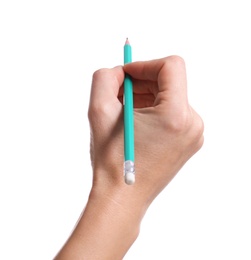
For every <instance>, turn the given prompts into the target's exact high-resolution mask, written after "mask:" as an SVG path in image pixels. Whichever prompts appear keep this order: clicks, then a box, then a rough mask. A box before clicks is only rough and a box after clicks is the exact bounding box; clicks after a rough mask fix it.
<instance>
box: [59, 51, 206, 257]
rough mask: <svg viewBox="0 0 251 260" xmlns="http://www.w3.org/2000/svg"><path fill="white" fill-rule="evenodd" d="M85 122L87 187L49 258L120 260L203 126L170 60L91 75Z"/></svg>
mask: <svg viewBox="0 0 251 260" xmlns="http://www.w3.org/2000/svg"><path fill="white" fill-rule="evenodd" d="M125 73H127V74H129V75H130V76H131V77H132V79H133V89H134V107H135V108H134V127H135V171H136V180H135V184H133V185H127V184H126V183H125V182H124V176H123V164H124V138H123V81H124V76H125ZM88 117H89V122H90V129H91V145H90V154H91V162H92V168H93V184H92V188H91V191H90V195H89V199H88V202H87V205H86V207H85V209H84V210H83V213H82V215H81V217H80V218H79V221H78V223H77V225H76V227H75V229H74V230H73V233H72V234H71V236H70V237H69V239H68V241H67V242H66V244H65V245H64V246H63V248H62V249H61V250H60V252H59V253H58V255H57V256H56V258H55V259H57V260H64V259H71V260H75V259H85V260H99V259H100V260H111V259H112V260H121V259H123V257H124V255H125V254H126V253H127V251H128V250H129V248H130V247H131V245H132V244H133V242H134V241H135V240H136V238H137V237H138V234H139V229H140V223H141V220H142V218H143V217H144V215H145V213H146V211H147V208H148V207H149V205H150V204H151V202H152V201H153V200H154V199H155V198H156V196H157V195H158V194H159V193H160V192H161V191H162V190H163V189H164V188H165V186H166V185H167V184H168V183H169V182H170V181H171V179H172V178H173V177H174V176H175V174H176V173H177V172H178V171H179V170H180V169H181V167H182V166H183V165H184V164H185V162H186V161H187V160H188V159H189V158H190V157H191V156H192V155H193V154H195V153H196V152H197V151H198V150H199V149H200V148H201V146H202V144H203V121H202V119H201V118H200V116H199V115H198V114H197V113H196V112H195V111H194V110H193V109H192V108H191V106H190V105H189V103H188V99H187V82H186V71H185V64H184V61H183V59H182V58H180V57H178V56H170V57H166V58H163V59H157V60H152V61H145V62H133V63H129V64H127V65H125V66H118V67H115V68H113V69H100V70H98V71H96V72H95V73H94V75H93V81H92V88H91V96H90V104H89V111H88Z"/></svg>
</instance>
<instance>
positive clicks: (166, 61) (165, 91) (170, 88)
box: [124, 56, 187, 102]
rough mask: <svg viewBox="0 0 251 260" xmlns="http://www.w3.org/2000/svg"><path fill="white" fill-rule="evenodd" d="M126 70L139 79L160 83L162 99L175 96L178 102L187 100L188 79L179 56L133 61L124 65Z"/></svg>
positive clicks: (159, 88)
mask: <svg viewBox="0 0 251 260" xmlns="http://www.w3.org/2000/svg"><path fill="white" fill-rule="evenodd" d="M124 71H125V72H126V73H128V74H129V75H131V76H132V77H133V78H134V79H137V80H146V81H154V82H157V83H158V92H159V93H160V92H161V99H160V101H161V100H163V99H166V98H168V99H170V98H175V99H179V101H178V100H177V102H182V101H187V90H186V88H187V81H186V69H185V63H184V61H183V59H182V58H180V57H179V56H170V57H166V58H162V59H157V60H151V61H144V62H132V63H128V64H126V65H125V66H124Z"/></svg>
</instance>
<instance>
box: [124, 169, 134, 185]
mask: <svg viewBox="0 0 251 260" xmlns="http://www.w3.org/2000/svg"><path fill="white" fill-rule="evenodd" d="M134 182H135V174H134V173H132V172H128V173H126V174H125V183H126V184H128V185H132V184H134Z"/></svg>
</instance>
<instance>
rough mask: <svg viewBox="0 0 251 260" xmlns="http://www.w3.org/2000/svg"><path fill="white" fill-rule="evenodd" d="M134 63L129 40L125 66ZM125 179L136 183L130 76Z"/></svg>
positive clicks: (126, 81) (127, 82)
mask: <svg viewBox="0 0 251 260" xmlns="http://www.w3.org/2000/svg"><path fill="white" fill-rule="evenodd" d="M129 62H132V48H131V45H130V43H129V40H128V38H127V39H126V42H125V45H124V64H126V63H129ZM124 159H125V162H124V178H125V183H126V184H128V185H131V184H133V183H134V182H135V169H134V119H133V84H132V79H131V77H130V76H129V75H128V74H125V79H124Z"/></svg>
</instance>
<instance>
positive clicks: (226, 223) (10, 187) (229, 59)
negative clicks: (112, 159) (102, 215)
mask: <svg viewBox="0 0 251 260" xmlns="http://www.w3.org/2000/svg"><path fill="white" fill-rule="evenodd" d="M250 8H251V7H250V1H248V0H247V1H244V0H238V1H231V0H229V1H227V0H226V1H223V0H211V1H199V0H197V1H196V0H190V1H186V0H176V1H164V0H163V1H161V0H155V1H147V0H144V1H137V0H128V1H118V0H116V1H115V0H107V1H101V0H92V1H74V0H73V1H62V0H61V1H59V0H43V1H31V0H30V1H28V0H23V1H17V0H16V1H12V0H2V1H1V2H0V259H3V260H9V259H11V260H12V259H13V260H14V259H24V260H34V259H36V260H45V259H52V258H53V256H54V255H55V254H56V253H57V252H58V250H59V249H60V247H61V246H62V245H63V243H64V242H65V240H66V239H67V237H68V235H69V233H70V232H71V230H72V228H73V227H74V225H75V223H76V221H77V219H78V217H79V215H80V213H81V211H82V209H83V207H84V205H85V203H86V200H87V196H88V193H89V190H90V187H91V186H90V185H91V179H92V175H91V167H90V161H89V124H88V120H87V116H86V114H87V108H88V100H89V91H90V84H91V79H92V74H93V72H94V71H95V70H96V69H99V68H101V67H113V66H115V65H119V64H122V63H123V45H124V42H125V38H126V37H129V39H130V42H131V44H132V47H133V60H148V59H153V58H161V57H164V56H168V55H171V54H177V55H180V56H182V57H183V58H184V59H185V61H186V66H187V73H188V92H189V100H190V103H191V105H192V106H193V107H194V108H195V109H196V110H197V111H198V112H199V114H200V115H201V116H202V118H203V119H204V123H205V143H204V146H203V148H202V150H200V151H199V153H197V154H196V155H195V156H194V157H193V158H192V159H191V160H190V161H189V162H188V163H187V164H186V165H185V166H184V168H183V169H182V170H181V171H180V173H179V174H178V175H177V176H176V177H175V178H174V180H173V181H172V182H171V183H170V185H169V186H168V187H167V188H166V189H165V190H164V191H163V192H162V193H161V194H160V195H159V197H158V198H157V199H156V200H155V201H154V203H153V204H152V206H151V207H150V208H149V210H148V212H147V214H146V216H145V218H144V220H143V222H142V226H141V233H140V236H139V238H138V239H137V241H136V242H135V244H134V245H133V246H132V247H131V249H130V250H129V252H128V254H127V255H126V257H125V258H124V259H125V260H138V259H146V260H148V259H149V260H150V259H158V260H162V259H163V260H164V259H172V260H177V259H178V260H183V259H189V260H190V259H191V260H197V259H198V260H201V259H203V260H207V259H210V260H212V259H214V260H222V259H238V260H240V259H241V260H250V259H251V210H250V205H251V188H250V186H251V178H250V174H251V158H250V157H251V156H250V155H251V154H250V146H251V137H250V134H251V123H250V121H251V116H250V114H251V102H250V99H251V92H250V88H251V72H250V71H251V36H250V32H251V29H250V27H251V15H250V13H251V9H250Z"/></svg>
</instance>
